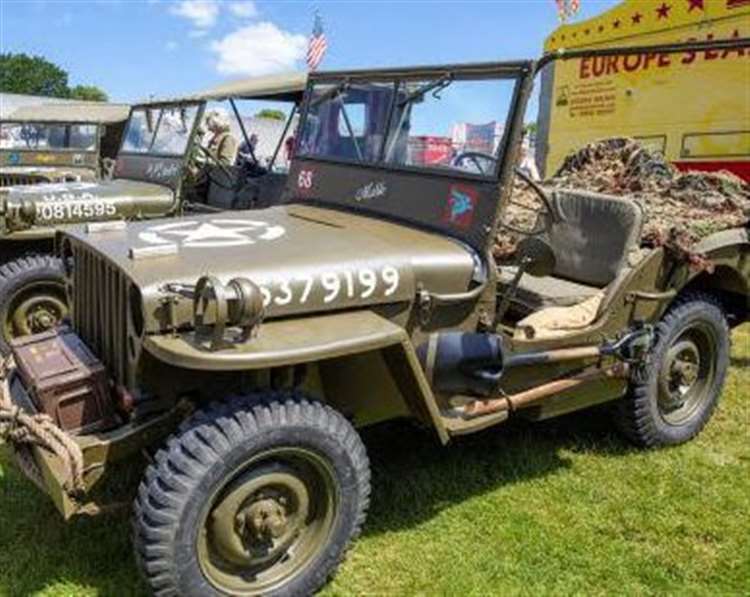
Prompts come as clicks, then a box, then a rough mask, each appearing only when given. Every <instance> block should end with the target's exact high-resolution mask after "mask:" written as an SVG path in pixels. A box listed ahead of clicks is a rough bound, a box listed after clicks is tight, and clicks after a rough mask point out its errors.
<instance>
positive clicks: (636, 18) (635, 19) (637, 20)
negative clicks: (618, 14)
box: [630, 12, 643, 25]
mask: <svg viewBox="0 0 750 597" xmlns="http://www.w3.org/2000/svg"><path fill="white" fill-rule="evenodd" d="M642 18H643V15H642V14H641V13H639V12H637V13H635V14H634V15H633V16H632V17H630V20H631V21H633V25H640V23H641V19H642Z"/></svg>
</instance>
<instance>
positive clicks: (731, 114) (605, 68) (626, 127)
mask: <svg viewBox="0 0 750 597" xmlns="http://www.w3.org/2000/svg"><path fill="white" fill-rule="evenodd" d="M748 36H750V0H625V1H624V2H622V3H620V4H618V5H617V6H615V7H613V8H612V9H610V10H608V11H606V12H604V13H602V14H601V15H599V16H597V17H594V18H591V19H588V20H586V21H582V22H579V23H574V24H567V25H562V26H560V27H559V28H558V29H556V30H555V31H554V32H552V34H550V36H549V37H548V38H547V40H546V42H545V50H546V51H548V52H552V51H557V50H561V49H568V50H572V49H588V48H608V47H618V46H619V47H623V46H624V47H627V46H649V45H658V44H668V43H679V42H687V41H710V40H719V39H732V38H746V37H748ZM617 136H628V137H634V138H636V139H639V140H640V141H642V142H643V143H644V144H645V145H647V146H649V147H650V148H652V149H656V150H658V151H661V152H662V153H663V154H664V155H665V156H666V157H667V159H668V160H670V161H671V162H673V163H674V164H675V165H676V166H677V167H679V168H680V169H684V170H708V171H712V170H721V169H726V170H730V171H733V172H735V173H736V174H738V175H739V176H741V177H743V178H744V179H745V180H750V48H742V49H734V50H707V51H701V52H684V53H682V54H656V53H644V54H631V55H627V56H596V57H587V58H582V59H570V60H558V61H554V62H553V63H551V64H550V65H549V66H548V67H547V68H546V70H545V72H544V73H543V76H542V93H541V99H540V106H539V120H538V133H537V162H538V164H539V165H540V167H541V169H542V170H543V171H544V173H545V175H548V176H549V175H552V174H553V173H554V172H555V171H556V170H557V168H559V166H560V164H561V163H562V161H563V159H564V158H565V156H566V155H568V154H569V153H570V152H572V151H575V150H577V149H580V148H581V147H583V146H584V145H586V144H587V143H589V142H591V141H596V140H598V139H603V138H607V137H617Z"/></svg>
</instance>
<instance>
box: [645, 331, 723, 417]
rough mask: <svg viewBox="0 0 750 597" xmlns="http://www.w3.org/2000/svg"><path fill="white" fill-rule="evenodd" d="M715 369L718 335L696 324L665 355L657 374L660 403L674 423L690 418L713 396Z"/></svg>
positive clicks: (664, 413) (664, 415)
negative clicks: (712, 386)
mask: <svg viewBox="0 0 750 597" xmlns="http://www.w3.org/2000/svg"><path fill="white" fill-rule="evenodd" d="M715 373H716V337H715V334H713V333H712V331H711V329H710V328H709V327H707V326H705V325H699V324H696V325H693V326H690V327H688V328H687V329H685V330H684V331H683V333H682V334H681V335H680V336H679V337H677V338H676V339H675V340H674V341H673V342H672V345H671V346H670V347H669V349H668V350H667V351H666V353H665V355H664V360H663V361H662V366H661V369H660V373H659V377H658V398H657V405H658V408H659V411H660V413H661V416H662V417H663V419H664V420H665V421H666V422H667V423H669V424H672V425H681V424H683V423H684V422H685V421H686V420H688V419H689V418H690V417H691V416H692V415H693V413H694V412H695V411H696V409H698V408H700V406H701V404H703V403H704V402H705V400H707V399H709V398H710V394H711V385H712V383H713V380H714V376H715Z"/></svg>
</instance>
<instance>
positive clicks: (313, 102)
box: [310, 80, 349, 108]
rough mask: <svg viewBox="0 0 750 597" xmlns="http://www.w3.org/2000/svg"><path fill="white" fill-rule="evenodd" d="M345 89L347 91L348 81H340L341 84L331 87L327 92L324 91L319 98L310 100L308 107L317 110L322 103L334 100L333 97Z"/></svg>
mask: <svg viewBox="0 0 750 597" xmlns="http://www.w3.org/2000/svg"><path fill="white" fill-rule="evenodd" d="M347 89H349V81H348V80H346V81H341V83H339V84H338V85H336V86H335V87H331V88H330V89H329V90H328V91H326V92H325V93H324V94H322V95H321V96H319V97H316V98H315V99H313V100H311V101H310V107H311V108H317V107H318V106H319V105H320V104H322V103H323V102H327V101H328V100H331V99H334V98H335V97H338V96H340V95H341V94H342V93H344V92H345V91H346V90H347Z"/></svg>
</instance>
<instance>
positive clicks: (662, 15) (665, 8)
mask: <svg viewBox="0 0 750 597" xmlns="http://www.w3.org/2000/svg"><path fill="white" fill-rule="evenodd" d="M670 10H672V6H671V5H670V4H667V3H666V2H662V3H661V6H660V7H659V8H657V9H656V15H657V18H659V19H668V18H669V11H670Z"/></svg>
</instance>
